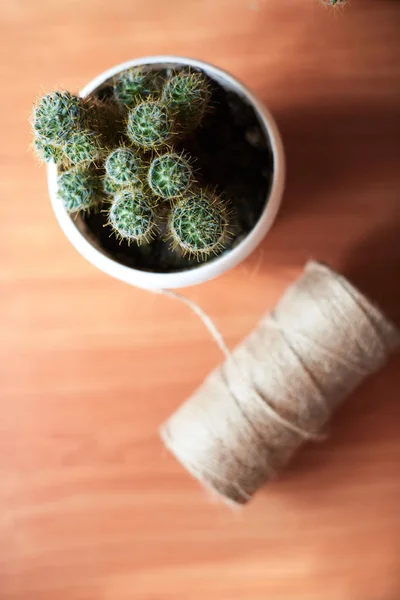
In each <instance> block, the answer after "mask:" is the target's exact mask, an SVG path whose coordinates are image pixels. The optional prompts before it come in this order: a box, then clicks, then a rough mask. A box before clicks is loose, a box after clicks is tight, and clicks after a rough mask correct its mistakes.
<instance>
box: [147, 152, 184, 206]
mask: <svg viewBox="0 0 400 600" xmlns="http://www.w3.org/2000/svg"><path fill="white" fill-rule="evenodd" d="M193 183H194V177H193V170H192V167H191V166H190V163H189V161H188V160H187V159H185V158H184V157H183V156H180V155H179V154H176V153H167V154H163V155H162V156H158V157H156V158H155V159H154V160H153V162H152V163H151V165H150V169H149V173H148V184H149V186H150V188H151V190H152V191H153V192H154V194H156V195H157V196H161V197H162V198H165V199H166V200H170V199H172V198H177V197H178V196H181V195H182V194H183V193H184V192H186V190H187V189H188V188H189V186H191V185H192V184H193Z"/></svg>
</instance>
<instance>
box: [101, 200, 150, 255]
mask: <svg viewBox="0 0 400 600" xmlns="http://www.w3.org/2000/svg"><path fill="white" fill-rule="evenodd" d="M109 224H110V225H111V227H112V228H113V230H114V232H115V233H116V235H117V236H118V237H119V238H120V239H121V240H126V241H127V242H128V243H130V242H131V241H132V240H134V241H135V242H137V243H138V244H140V243H142V242H148V241H150V240H151V238H152V237H153V235H154V232H155V228H156V224H155V215H154V212H153V208H152V207H151V206H150V204H149V203H148V201H147V199H146V196H145V195H144V194H143V193H142V192H140V191H134V190H129V189H125V190H122V191H121V192H119V193H117V194H116V195H115V196H114V200H113V202H112V205H111V209H110V213H109Z"/></svg>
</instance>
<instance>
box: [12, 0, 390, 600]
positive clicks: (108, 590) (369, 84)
mask: <svg viewBox="0 0 400 600" xmlns="http://www.w3.org/2000/svg"><path fill="white" fill-rule="evenodd" d="M0 20H1V24H0V39H1V45H2V58H1V75H2V77H1V80H2V90H1V102H2V104H1V111H0V140H1V156H0V186H1V221H0V223H1V224H0V227H1V233H0V257H1V258H0V261H1V275H0V276H1V310H0V320H1V350H0V352H1V356H0V372H1V375H0V377H1V409H0V599H1V600H128V599H129V600H132V599H134V600H156V599H157V600H204V599H212V600H266V599H271V600H275V599H276V600H299V599H301V600H314V599H315V600H321V599H323V600H398V599H399V598H400V466H399V461H400V436H399V424H400V404H399V387H400V372H399V364H400V363H399V361H398V360H397V362H396V360H394V361H393V362H392V363H391V365H390V366H388V368H387V369H386V370H384V371H383V372H382V373H381V374H380V375H379V376H377V377H375V378H374V379H372V380H370V381H369V382H368V383H367V384H366V385H365V386H364V387H363V388H362V389H361V390H360V391H359V393H357V394H356V395H355V396H353V397H352V398H351V400H350V401H349V402H348V404H347V405H346V407H344V408H343V410H342V411H341V412H340V414H339V415H338V416H337V418H336V419H335V421H334V423H333V426H332V435H331V438H330V440H329V441H328V442H327V443H324V444H321V445H314V446H311V445H310V446H308V447H307V448H306V449H305V450H304V451H303V452H302V453H300V455H299V456H298V458H297V459H296V460H295V462H294V463H293V464H292V466H291V467H290V468H289V470H288V471H287V472H286V474H285V475H284V476H283V477H282V478H281V479H280V480H279V481H277V482H276V483H274V484H272V485H270V486H268V487H267V488H266V489H265V490H263V491H262V492H260V493H259V494H258V495H257V496H256V498H255V499H254V501H253V502H252V503H251V504H250V505H249V506H248V507H247V508H245V509H244V510H242V511H239V512H235V511H232V510H231V509H229V508H227V507H225V506H224V505H221V504H217V503H213V502H211V501H210V500H209V499H208V497H207V495H206V494H205V493H204V492H203V491H202V489H201V488H200V486H199V485H198V484H197V483H196V482H195V481H194V480H193V479H192V478H191V477H190V476H189V475H188V474H187V473H186V472H184V470H183V469H182V468H181V466H180V465H178V463H177V462H176V461H175V460H174V458H173V457H172V456H170V455H169V454H168V453H167V452H166V451H165V450H164V449H163V447H162V444H161V442H160V440H159V437H158V433H157V430H158V427H159V425H160V423H161V422H162V421H163V420H164V419H165V418H166V417H167V416H168V415H169V414H170V413H171V412H172V410H173V409H174V408H175V407H177V406H178V405H179V404H180V403H181V402H182V401H183V400H184V399H185V398H186V397H187V396H188V395H189V394H190V393H191V392H192V391H193V390H194V389H195V388H196V387H197V386H198V385H199V384H200V382H201V381H202V380H203V378H204V377H205V376H206V375H207V373H208V372H209V371H210V370H211V369H212V368H213V367H214V366H215V365H216V364H217V363H218V362H219V361H220V359H221V357H220V355H219V352H218V350H217V348H216V347H215V345H214V343H213V342H212V341H211V340H210V337H209V335H208V333H207V332H206V331H205V330H204V328H203V326H202V324H201V322H200V321H199V320H198V319H197V318H196V317H195V316H194V315H193V314H191V313H190V312H189V311H188V310H187V308H186V307H184V306H183V305H180V304H179V303H177V302H174V301H171V300H169V299H167V298H163V297H158V296H156V295H151V294H149V293H146V292H143V291H140V290H137V289H133V288H130V287H128V286H127V285H124V284H122V283H120V282H118V281H114V280H112V279H111V278H108V277H107V276H105V275H103V274H102V273H100V272H98V271H96V270H95V269H94V268H93V267H92V266H91V265H90V264H88V263H87V262H85V261H84V260H83V259H82V258H81V257H80V256H79V255H78V254H77V253H76V251H75V250H74V249H73V248H72V246H71V245H70V244H69V243H68V242H67V240H66V239H65V238H64V236H63V234H62V233H61V231H60V229H59V228H58V226H57V224H56V221H55V218H54V216H53V214H52V211H51V208H50V204H49V200H48V196H47V190H46V177H45V170H44V169H43V168H40V167H39V166H38V164H37V163H36V161H35V159H34V158H33V156H32V154H31V152H29V151H28V146H29V144H30V141H31V138H30V131H29V127H28V117H29V113H30V110H31V103H32V101H33V100H34V99H35V96H36V95H38V94H40V93H41V92H42V91H43V90H48V89H52V88H55V87H57V86H65V87H67V88H70V89H71V90H77V89H79V88H80V87H81V86H82V85H83V84H85V83H86V82H87V81H88V80H89V79H91V78H92V77H93V76H94V75H96V74H98V73H99V72H101V71H102V70H104V69H105V68H107V67H110V66H112V65H114V64H116V63H118V62H121V61H124V60H127V59H129V58H132V57H135V56H140V55H147V54H157V53H170V52H172V53H175V54H183V55H188V56H195V57H198V58H202V59H205V60H209V61H211V62H213V63H216V64H218V65H220V66H222V67H223V68H226V69H228V70H230V71H232V73H234V74H235V75H237V76H238V77H239V78H241V79H243V80H244V81H245V82H246V83H247V84H248V85H250V86H251V87H252V88H253V89H254V91H255V92H257V93H258V94H259V95H260V96H261V98H262V99H263V100H264V101H265V102H266V103H267V104H268V106H269V107H270V108H271V110H272V111H273V113H274V114H275V115H276V118H277V120H278V123H279V125H280V127H281V130H282V134H283V138H284V141H285V145H286V150H287V158H288V182H287V188H286V192H285V197H284V204H283V208H282V211H281V215H280V218H279V221H278V222H277V224H276V226H275V227H274V229H273V231H272V232H271V233H270V235H268V237H267V239H266V240H265V242H264V243H263V244H262V247H261V248H260V249H259V250H258V251H257V252H256V253H255V254H254V255H253V256H252V257H251V258H250V259H249V260H247V262H246V263H245V264H243V265H242V266H240V267H238V268H236V269H235V270H234V271H233V272H231V273H229V274H227V275H225V276H224V277H222V278H221V279H219V280H216V281H213V282H210V283H208V284H206V285H202V286H199V287H196V288H192V289H189V290H187V291H186V293H187V295H188V296H189V297H190V298H193V299H194V300H196V301H198V302H199V303H200V304H201V306H203V307H204V308H205V309H206V310H207V311H209V312H210V314H211V315H212V316H213V318H214V319H215V321H216V323H217V324H218V326H219V327H220V328H221V330H222V331H223V332H224V334H225V335H226V337H227V339H228V341H229V343H230V344H232V345H233V344H235V343H237V342H238V341H240V340H241V339H242V338H243V337H244V336H245V335H246V334H247V333H248V332H249V331H250V330H251V328H252V327H253V326H254V325H255V324H256V323H257V321H258V319H259V318H260V316H261V315H262V314H263V313H264V312H265V311H266V310H268V309H270V308H271V307H272V306H273V305H274V303H275V302H276V300H277V299H278V297H279V296H280V294H281V293H282V291H283V290H284V288H285V286H286V285H287V284H288V283H289V282H291V281H293V279H294V278H295V277H296V276H297V275H298V273H299V272H300V269H301V267H302V266H303V264H304V262H305V261H306V260H307V259H308V258H310V257H314V258H318V259H321V260H325V261H328V262H329V263H330V264H332V266H334V267H336V268H339V269H341V270H342V271H343V272H345V273H347V274H350V275H351V276H352V277H353V279H354V280H355V281H356V282H357V283H359V284H360V285H361V286H362V288H363V289H365V290H366V291H368V292H369V293H370V294H371V296H372V297H374V298H375V299H376V300H379V301H381V302H382V305H383V306H384V308H385V309H386V310H387V311H388V312H389V314H391V315H392V316H393V318H396V314H395V313H396V309H397V311H398V312H399V313H400V310H398V309H399V307H400V278H399V274H400V268H399V263H400V242H399V239H400V188H399V184H400V174H399V154H400V152H399V150H400V142H399V140H400V103H399V97H400V96H399V95H400V44H399V37H400V6H399V2H398V0H350V2H349V4H348V6H347V7H342V8H340V9H337V10H331V9H330V8H328V7H326V6H323V5H322V4H320V3H319V2H318V1H317V0H186V1H184V0H168V1H162V0H158V1H157V0H113V2H102V1H100V0H85V2H78V1H77V0H57V1H52V0H12V1H9V2H3V3H2V5H1V8H0ZM398 322H400V319H399V321H398Z"/></svg>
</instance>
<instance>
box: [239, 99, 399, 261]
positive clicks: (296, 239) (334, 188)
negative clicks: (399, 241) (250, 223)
mask: <svg viewBox="0 0 400 600" xmlns="http://www.w3.org/2000/svg"><path fill="white" fill-rule="evenodd" d="M274 112H275V116H276V119H277V122H278V126H279V128H280V130H281V133H282V138H283V141H284V146H285V151H286V158H287V182H286V188H285V192H284V197H283V202H282V208H281V211H280V214H279V216H278V219H277V222H276V225H275V226H274V227H273V228H272V230H271V231H270V232H269V233H268V235H267V237H266V238H265V240H264V241H263V243H262V245H261V249H260V251H261V252H262V253H263V259H262V265H261V269H269V268H270V267H271V266H276V265H287V266H291V267H297V266H298V267H301V266H302V264H304V262H305V261H306V260H307V259H309V258H310V257H313V258H317V259H319V260H323V261H326V262H328V263H332V261H333V264H332V266H333V267H339V266H340V265H339V263H338V262H337V260H338V257H339V258H340V262H342V257H343V255H344V254H345V253H346V252H347V251H348V250H347V247H346V246H348V244H349V243H351V244H352V245H354V242H355V241H356V237H357V235H359V230H360V225H361V228H362V227H363V224H364V223H366V225H367V227H370V228H372V229H373V228H374V223H377V224H378V226H379V227H382V225H381V224H382V222H384V221H385V218H387V227H388V228H390V229H391V235H392V234H393V236H396V231H397V227H398V228H399V231H400V197H399V194H400V192H399V183H400V181H399V175H398V173H399V170H398V168H399V167H398V164H399V163H398V160H399V159H398V156H399V152H398V150H399V139H400V105H399V103H394V102H393V103H388V102H383V101H382V100H380V101H379V102H378V101H376V102H375V103H369V104H361V103H360V102H352V103H350V102H349V103H347V104H345V103H343V104H332V105H322V104H321V105H317V106H300V107H298V108H296V107H287V109H282V110H280V111H279V110H275V111H274ZM375 199H376V202H375ZM384 211H386V214H385V212H384ZM369 224H370V225H369ZM324 228H326V231H324ZM383 228H385V226H383ZM380 235H381V232H374V233H373V234H372V237H375V236H377V237H380ZM384 235H385V234H384V233H383V234H382V237H383V238H384ZM338 238H339V239H338ZM341 238H342V239H343V251H342V250H341V245H340V239H341ZM384 241H385V240H384V239H382V242H384ZM365 243H366V244H370V243H372V242H370V241H368V242H367V241H366V242H365ZM373 243H375V242H373ZM376 243H378V242H376ZM398 247H399V245H398ZM360 251H363V250H362V249H360ZM381 254H382V250H380V251H379V255H381ZM388 254H390V252H388ZM357 260H358V259H357ZM335 261H336V262H335ZM257 262H259V253H257V252H255V253H254V254H253V255H252V256H251V257H250V258H249V259H248V260H247V261H246V266H248V267H249V269H250V270H251V269H252V267H253V266H254V265H255V263H257ZM371 268H372V265H371Z"/></svg>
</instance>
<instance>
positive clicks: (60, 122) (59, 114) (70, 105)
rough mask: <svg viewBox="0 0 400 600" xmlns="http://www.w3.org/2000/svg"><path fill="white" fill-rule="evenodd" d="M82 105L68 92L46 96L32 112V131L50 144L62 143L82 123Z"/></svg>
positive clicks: (79, 100)
mask: <svg viewBox="0 0 400 600" xmlns="http://www.w3.org/2000/svg"><path fill="white" fill-rule="evenodd" d="M82 118H83V114H82V104H81V99H80V98H78V96H74V95H73V94H70V93H69V92H53V93H51V94H46V96H43V98H42V99H41V100H40V101H39V103H38V104H37V106H36V107H35V108H34V111H33V129H34V131H35V133H36V135H37V136H39V137H40V138H44V139H45V140H47V141H49V142H52V143H56V144H57V143H59V144H61V143H64V141H65V140H66V139H67V138H68V136H69V135H71V133H73V132H74V130H75V129H76V128H77V127H79V126H80V123H81V122H82Z"/></svg>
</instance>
